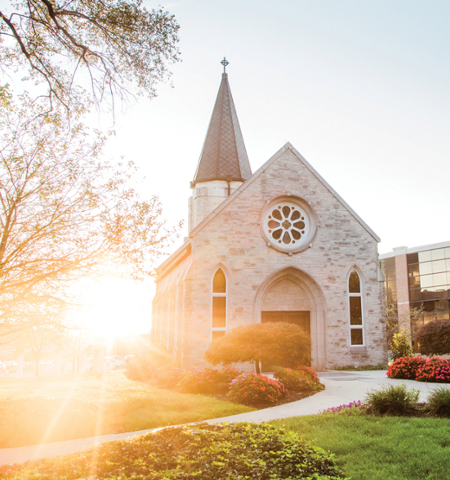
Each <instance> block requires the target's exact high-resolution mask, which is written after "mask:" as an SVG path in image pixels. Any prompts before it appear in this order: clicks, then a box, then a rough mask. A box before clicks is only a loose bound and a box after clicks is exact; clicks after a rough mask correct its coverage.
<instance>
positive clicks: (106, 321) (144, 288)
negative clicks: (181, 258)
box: [73, 277, 154, 338]
mask: <svg viewBox="0 0 450 480" xmlns="http://www.w3.org/2000/svg"><path fill="white" fill-rule="evenodd" d="M80 292H81V293H80V297H81V303H82V304H83V307H82V308H80V309H79V310H77V311H76V312H74V315H73V320H74V321H75V322H76V323H79V324H81V325H83V326H86V327H87V328H88V329H89V330H90V331H91V333H92V334H93V335H94V336H96V337H106V338H112V337H118V336H119V337H121V336H126V335H132V334H137V333H148V332H149V331H150V329H151V299H152V297H153V292H154V286H153V284H152V283H149V282H136V281H132V280H127V279H122V278H116V277H105V278H102V279H101V280H98V281H93V280H88V279H87V280H85V281H83V282H82V285H81V289H80Z"/></svg>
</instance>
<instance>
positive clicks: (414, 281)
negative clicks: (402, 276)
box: [409, 277, 420, 288]
mask: <svg viewBox="0 0 450 480" xmlns="http://www.w3.org/2000/svg"><path fill="white" fill-rule="evenodd" d="M409 286H410V287H411V288H417V287H420V277H409Z"/></svg>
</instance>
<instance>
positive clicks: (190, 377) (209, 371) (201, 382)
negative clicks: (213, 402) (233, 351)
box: [178, 366, 242, 394]
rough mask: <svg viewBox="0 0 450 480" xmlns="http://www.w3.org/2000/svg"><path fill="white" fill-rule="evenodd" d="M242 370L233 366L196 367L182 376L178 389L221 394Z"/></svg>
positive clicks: (185, 391)
mask: <svg viewBox="0 0 450 480" xmlns="http://www.w3.org/2000/svg"><path fill="white" fill-rule="evenodd" d="M241 374H242V372H241V371H240V370H238V369H237V368H234V367H232V366H227V367H224V368H222V369H221V370H216V369H214V368H201V369H194V370H190V371H188V372H185V374H184V375H183V376H182V378H181V379H180V381H179V383H178V389H179V390H180V391H181V392H184V393H203V394H221V393H226V392H227V391H228V389H229V388H230V383H231V382H232V380H233V379H235V378H236V377H238V376H239V375H241Z"/></svg>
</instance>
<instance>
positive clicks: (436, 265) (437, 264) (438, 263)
mask: <svg viewBox="0 0 450 480" xmlns="http://www.w3.org/2000/svg"><path fill="white" fill-rule="evenodd" d="M431 264H432V266H433V273H439V272H445V271H446V265H445V260H435V261H434V262H431Z"/></svg>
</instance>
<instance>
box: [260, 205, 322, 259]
mask: <svg viewBox="0 0 450 480" xmlns="http://www.w3.org/2000/svg"><path fill="white" fill-rule="evenodd" d="M314 218H315V217H314V214H313V212H312V210H311V207H310V206H309V205H308V204H307V203H306V202H305V201H304V200H302V199H300V198H298V199H297V198H295V197H280V198H278V200H275V201H273V202H272V203H271V204H269V205H268V206H267V207H266V208H265V209H264V211H263V213H262V218H261V227H262V231H263V234H264V236H265V237H266V239H267V240H268V242H269V243H268V245H270V246H272V247H274V248H276V249H277V250H281V251H285V252H286V253H296V252H300V251H302V250H304V249H305V248H307V247H308V245H309V244H310V242H311V240H312V239H313V237H314V235H315V231H316V223H315V220H314Z"/></svg>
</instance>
